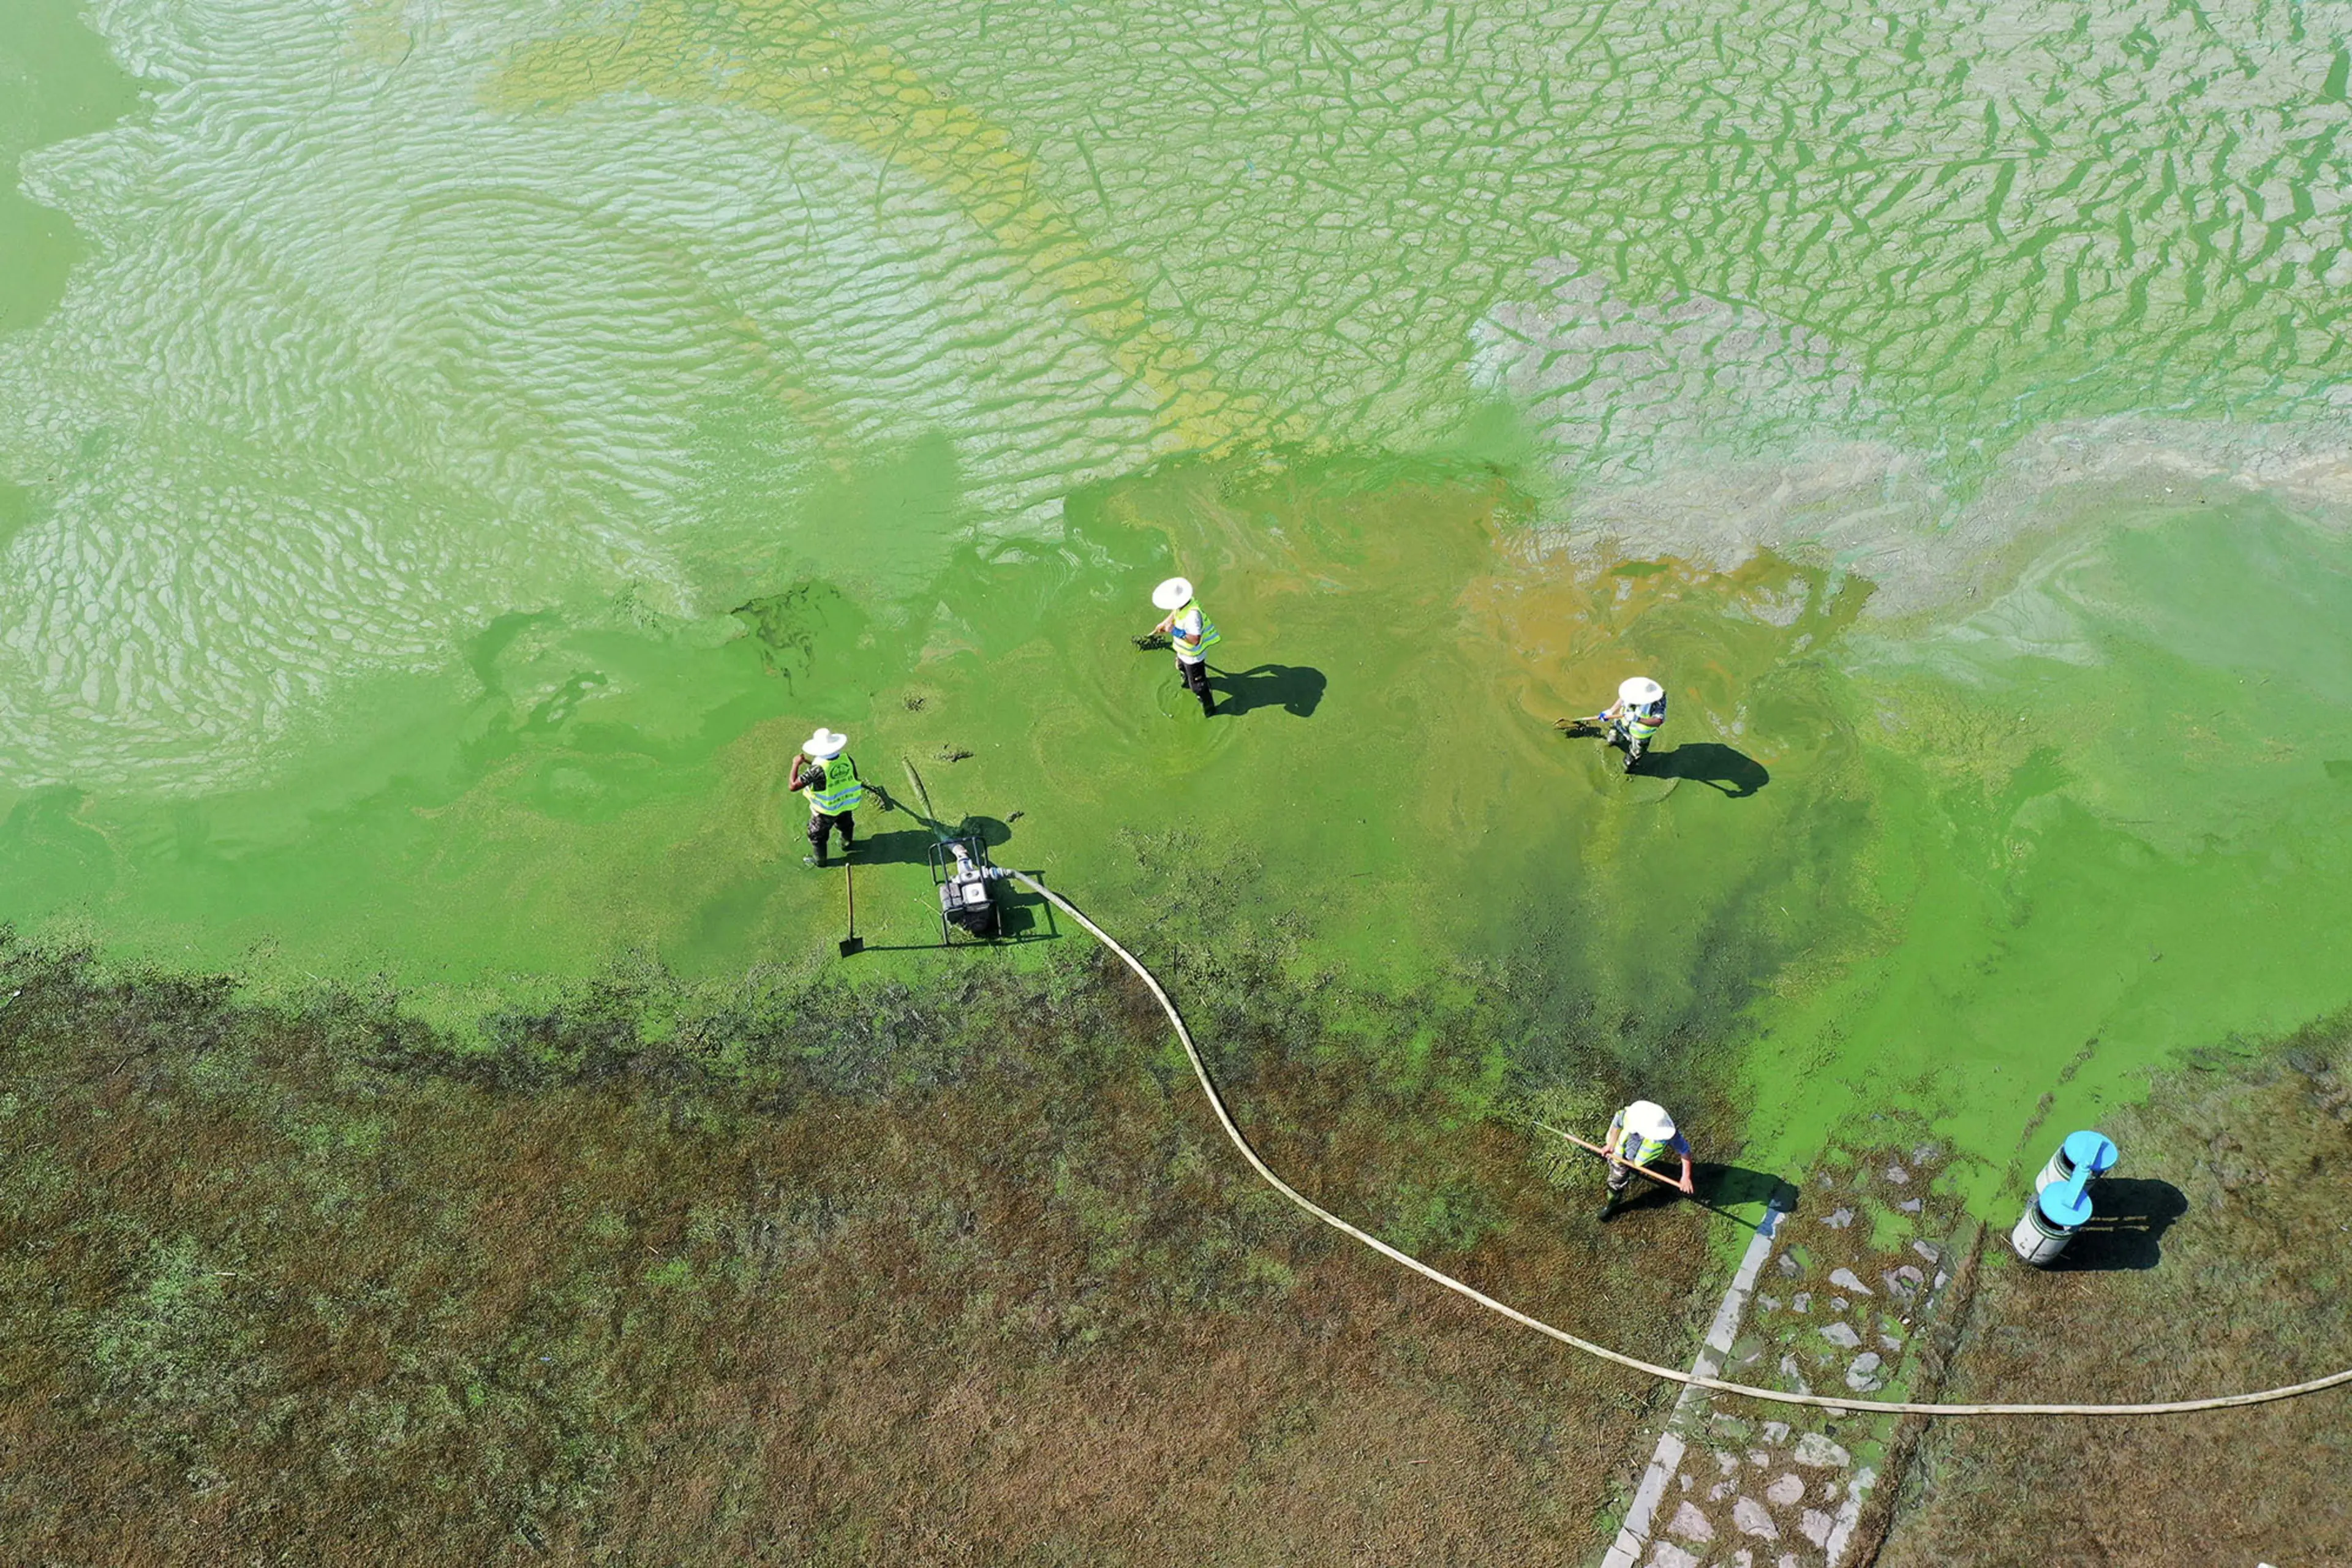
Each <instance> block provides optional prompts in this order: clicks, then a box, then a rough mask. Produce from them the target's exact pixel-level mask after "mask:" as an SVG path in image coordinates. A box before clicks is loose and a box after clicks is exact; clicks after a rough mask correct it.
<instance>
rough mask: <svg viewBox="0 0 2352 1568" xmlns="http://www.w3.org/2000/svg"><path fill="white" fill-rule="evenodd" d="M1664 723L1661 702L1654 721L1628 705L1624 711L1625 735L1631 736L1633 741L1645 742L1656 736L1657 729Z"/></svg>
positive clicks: (1663, 707)
mask: <svg viewBox="0 0 2352 1568" xmlns="http://www.w3.org/2000/svg"><path fill="white" fill-rule="evenodd" d="M1665 721H1666V710H1665V704H1664V703H1663V702H1661V703H1660V704H1658V713H1657V717H1656V718H1655V719H1651V718H1647V717H1645V716H1644V715H1643V710H1641V709H1639V708H1635V707H1633V706H1631V705H1628V706H1627V708H1626V710H1625V718H1624V724H1625V733H1627V734H1629V735H1631V736H1633V739H1635V740H1637V741H1646V740H1648V739H1649V738H1650V737H1651V736H1653V735H1654V734H1656V733H1657V732H1658V730H1659V727H1660V726H1661V725H1663V724H1664V723H1665Z"/></svg>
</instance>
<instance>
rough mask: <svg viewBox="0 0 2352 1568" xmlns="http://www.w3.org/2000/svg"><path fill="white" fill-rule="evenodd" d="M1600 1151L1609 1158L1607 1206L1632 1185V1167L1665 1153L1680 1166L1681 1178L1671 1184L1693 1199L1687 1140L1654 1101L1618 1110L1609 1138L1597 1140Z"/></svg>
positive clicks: (1637, 1103) (1610, 1128)
mask: <svg viewBox="0 0 2352 1568" xmlns="http://www.w3.org/2000/svg"><path fill="white" fill-rule="evenodd" d="M1601 1151H1602V1152H1604V1153H1606V1154H1607V1155H1608V1156H1609V1201H1610V1202H1611V1203H1615V1202H1616V1201H1617V1199H1618V1197H1619V1196H1620V1195H1621V1194H1622V1193H1623V1192H1624V1191H1625V1189H1626V1188H1627V1187H1629V1186H1631V1185H1633V1167H1634V1166H1635V1165H1646V1164H1648V1163H1650V1162H1651V1161H1653V1160H1654V1159H1656V1158H1658V1157H1659V1156H1660V1155H1662V1154H1665V1153H1669V1152H1671V1153H1674V1154H1675V1155H1678V1156H1679V1157H1680V1158H1681V1160H1682V1163H1683V1173H1682V1179H1681V1180H1680V1181H1678V1182H1676V1183H1675V1185H1676V1186H1678V1187H1680V1188H1682V1190H1683V1195H1684V1196H1685V1197H1696V1196H1697V1191H1698V1190H1697V1188H1696V1187H1695V1186H1693V1185H1692V1184H1691V1147H1690V1140H1689V1139H1687V1138H1685V1137H1684V1136H1683V1135H1682V1134H1681V1133H1680V1132H1678V1131H1675V1119H1674V1118H1673V1117H1671V1116H1669V1115H1667V1114H1666V1108H1665V1107H1664V1106H1663V1105H1660V1104H1658V1103H1656V1102H1655V1101H1654V1100H1635V1101H1634V1102H1633V1104H1631V1105H1629V1106H1627V1107H1626V1108H1625V1109H1624V1110H1621V1111H1619V1112H1618V1113H1617V1114H1616V1116H1615V1117H1613V1118H1612V1120H1611V1121H1610V1123H1609V1136H1608V1137H1607V1138H1605V1139H1603V1140H1601Z"/></svg>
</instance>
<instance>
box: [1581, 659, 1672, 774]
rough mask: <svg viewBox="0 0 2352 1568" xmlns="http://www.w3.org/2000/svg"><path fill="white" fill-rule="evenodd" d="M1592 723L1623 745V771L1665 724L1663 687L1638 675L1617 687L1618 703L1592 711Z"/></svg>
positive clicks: (1636, 759)
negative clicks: (1605, 729)
mask: <svg viewBox="0 0 2352 1568" xmlns="http://www.w3.org/2000/svg"><path fill="white" fill-rule="evenodd" d="M1592 722H1594V723H1595V724H1600V725H1602V726H1605V727H1606V728H1607V730H1608V731H1609V738H1610V739H1611V740H1612V742H1616V743H1617V744H1619V745H1622V746H1623V747H1624V748H1625V771H1626V772H1627V773H1632V772H1633V764H1634V763H1638V762H1640V761H1641V760H1642V753H1643V752H1644V751H1646V750H1648V749H1649V744H1650V737H1651V736H1653V735H1654V734H1656V733H1657V732H1658V731H1660V730H1661V729H1664V727H1665V722H1666V689H1665V688H1664V687H1663V686H1661V685H1659V684H1658V683H1657V682H1656V681H1654V680H1652V679H1650V678H1649V677H1648V676H1646V675H1637V676H1635V677H1633V679H1631V680H1628V681H1627V682H1625V684H1623V685H1622V686H1620V687H1619V688H1618V689H1617V704H1616V706H1615V707H1613V708H1610V709H1608V710H1605V711H1603V712H1600V713H1595V714H1594V715H1593V716H1592Z"/></svg>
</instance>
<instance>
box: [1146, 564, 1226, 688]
mask: <svg viewBox="0 0 2352 1568" xmlns="http://www.w3.org/2000/svg"><path fill="white" fill-rule="evenodd" d="M1151 603H1152V605H1154V606H1155V607H1157V608H1159V609H1162V610H1165V611H1167V612H1168V618H1167V619H1166V620H1164V621H1162V622H1160V624H1159V625H1158V626H1154V627H1152V628H1151V635H1152V636H1154V637H1160V636H1165V637H1167V638H1168V642H1169V645H1170V646H1171V647H1173V648H1175V650H1176V673H1177V675H1178V676H1180V677H1181V679H1183V682H1184V684H1185V686H1186V687H1187V688H1188V689H1190V690H1191V691H1192V695H1193V696H1195V697H1197V698H1199V699H1200V700H1201V711H1202V714H1203V715H1204V716H1205V715H1207V714H1211V713H1214V712H1215V711H1216V710H1217V707H1216V699H1215V698H1213V697H1212V696H1211V695H1210V694H1209V666H1208V652H1209V645H1210V644H1211V643H1213V642H1218V641H1221V640H1222V639H1221V638H1220V637H1218V636H1217V628H1216V627H1215V626H1213V625H1211V624H1210V622H1209V617H1208V616H1205V615H1203V614H1202V611H1201V606H1200V604H1199V602H1198V601H1197V600H1195V599H1194V598H1193V597H1192V582H1191V581H1190V580H1189V579H1187V578H1183V577H1171V578H1169V579H1168V581H1166V582H1165V583H1162V584H1160V586H1158V587H1157V588H1154V589H1153V590H1151Z"/></svg>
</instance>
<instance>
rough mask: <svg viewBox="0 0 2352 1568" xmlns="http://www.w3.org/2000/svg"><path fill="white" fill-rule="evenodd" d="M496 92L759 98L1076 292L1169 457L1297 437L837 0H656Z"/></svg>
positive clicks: (1071, 298) (1038, 185)
mask: <svg viewBox="0 0 2352 1568" xmlns="http://www.w3.org/2000/svg"><path fill="white" fill-rule="evenodd" d="M486 91H487V97H488V101H489V102H490V103H491V104H492V105H493V106H494V107H497V108H499V109H504V110H550V109H564V108H569V107H571V106H572V105H575V104H579V103H583V102H586V101H588V100H593V99H596V98H600V97H604V96H606V95H608V94H612V93H616V92H623V91H640V92H647V93H652V94H654V95H656V96H657V97H662V98H668V99H680V100H694V101H700V102H707V103H721V104H728V105H734V106H740V107H750V108H755V109H758V110H762V111H764V112H767V113H770V114H773V115H776V116H778V117H779V118H782V119H785V120H789V121H793V123H795V124H798V125H803V126H805V127H807V128H809V129H810V130H813V131H815V132H819V133H821V134H823V135H825V136H828V137H832V138H834V139H835V140H837V141H840V142H845V143H847V144H850V145H853V146H856V147H857V148H860V149H861V150H863V151H865V152H866V153H871V154H873V155H874V156H876V157H878V158H880V159H882V160H884V161H885V162H886V163H889V164H890V165H891V166H893V167H895V168H898V169H902V170H904V171H906V172H907V173H908V174H913V175H915V176H917V177H918V178H920V179H922V180H924V181H926V182H928V183H929V184H931V185H932V186H934V187H935V188H936V189H938V190H940V192H942V193H943V194H945V195H948V196H950V198H952V199H953V200H954V201H955V202H956V204H957V205H959V206H960V207H961V209H962V211H963V212H964V213H965V215H966V216H969V217H970V218H971V221H972V223H973V224H975V225H976V226H979V227H980V228H981V229H982V231H983V232H985V233H986V234H987V235H988V236H989V237H991V238H992V240H993V241H994V242H995V243H996V245H997V246H998V247H1000V248H1001V249H1002V250H1003V252H1004V253H1005V254H1006V255H1008V256H1011V257H1013V258H1018V259H1019V260H1021V262H1022V263H1023V264H1024V267H1025V268H1026V269H1027V271H1028V273H1029V274H1030V276H1031V277H1032V278H1033V279H1035V281H1036V282H1037V283H1038V284H1039V285H1040V286H1041V287H1043V288H1045V289H1050V290H1051V291H1052V292H1053V293H1054V294H1055V295H1056V296H1057V297H1058V298H1059V299H1060V300H1063V301H1064V303H1065V304H1066V307H1067V308H1068V310H1069V311H1070V314H1071V316H1072V318H1073V320H1074V321H1076V323H1077V324H1078V325H1079V326H1080V328H1081V329H1082V330H1083V331H1086V332H1087V334H1088V335H1089V336H1091V337H1093V338H1094V339H1095V340H1096V341H1097V342H1100V343H1101V344H1102V345H1103V347H1104V349H1105V350H1106V352H1107V353H1108V356H1109V358H1110V360H1111V363H1113V364H1115V365H1117V366H1118V369H1119V371H1120V373H1121V374H1124V375H1126V376H1127V377H1128V378H1129V380H1130V381H1131V382H1132V383H1133V384H1136V385H1137V386H1139V387H1140V388H1141V389H1142V390H1143V391H1144V392H1145V393H1146V394H1147V395H1149V396H1150V399H1151V401H1152V404H1153V437H1154V439H1153V447H1154V448H1155V449H1156V450H1158V451H1160V452H1161V453H1166V452H1169V451H1180V450H1191V451H1200V452H1204V453H1210V454H1216V453H1223V452H1227V451H1231V450H1233V449H1234V448H1235V447H1241V446H1245V445H1249V444H1253V443H1257V442H1263V441H1266V440H1270V439H1276V438H1279V437H1280V436H1281V434H1282V432H1280V431H1278V430H1277V429H1276V426H1275V421H1274V420H1273V419H1272V417H1271V416H1269V415H1268V413H1267V412H1266V410H1265V407H1264V405H1263V403H1262V401H1261V400H1260V399H1257V398H1255V397H1250V396H1241V395H1230V394H1228V393H1226V392H1224V391H1223V390H1221V389H1220V388H1218V387H1217V385H1216V384H1215V382H1214V379H1213V376H1212V375H1211V374H1210V373H1209V371H1208V368H1207V367H1206V366H1205V365H1203V364H1202V363H1201V361H1200V359H1199V358H1198V357H1197V356H1196V355H1195V354H1194V353H1192V350H1191V349H1190V348H1189V347H1188V346H1186V344H1185V343H1184V342H1182V341H1181V339H1180V338H1179V337H1178V336H1177V335H1176V334H1175V333H1174V332H1172V331H1170V330H1169V329H1168V327H1167V326H1166V325H1165V324H1164V323H1162V322H1161V321H1159V320H1157V319H1156V318H1155V317H1154V315H1153V313H1152V311H1151V310H1150V306H1149V305H1148V304H1147V303H1146V302H1145V300H1144V298H1143V291H1142V289H1140V288H1139V286H1138V285H1137V283H1136V280H1135V279H1134V277H1133V276H1132V275H1131V274H1130V273H1129V270H1128V268H1127V267H1126V266H1125V265H1124V264H1123V263H1122V262H1120V261H1119V260H1118V258H1115V257H1112V256H1108V255H1106V254H1104V253H1103V252H1102V251H1100V250H1098V249H1097V248H1095V247H1093V246H1092V245H1091V244H1090V243H1089V242H1088V241H1087V237H1086V236H1085V234H1084V233H1083V232H1082V231H1081V230H1080V228H1079V227H1078V226H1077V224H1076V222H1075V221H1074V220H1073V219H1072V218H1071V216H1070V215H1069V214H1068V213H1067V212H1066V211H1065V210H1064V208H1063V207H1062V205H1061V204H1060V202H1059V201H1058V200H1056V199H1055V197H1054V195H1052V194H1051V193H1050V192H1049V191H1048V190H1047V188H1046V185H1045V179H1044V170H1043V166H1042V165H1041V164H1040V163H1038V161H1037V160H1036V159H1035V158H1034V157H1033V156H1031V155H1030V154H1029V153H1025V152H1024V151H1022V150H1021V149H1020V148H1019V147H1018V146H1017V145H1015V144H1014V142H1013V137H1012V136H1011V135H1010V134H1009V133H1008V132H1006V131H1004V130H1003V128H1002V127H1000V126H996V125H993V124H991V123H990V122H989V121H987V120H986V119H984V118H983V117H982V115H980V114H979V113H977V112H976V111H974V110H971V109H970V108H968V107H966V106H965V105H963V104H961V103H957V102H955V101H953V100H950V98H949V97H948V95H947V94H946V93H945V92H944V91H942V90H940V89H934V88H932V87H931V86H930V85H929V83H927V82H926V81H924V80H923V79H922V77H921V76H920V75H919V73H918V72H916V71H915V70H914V68H912V67H910V66H908V64H907V63H906V62H905V61H904V60H903V59H902V58H899V56H898V54H897V52H896V51H894V50H892V49H891V48H889V47H887V45H883V44H879V43H876V42H873V41H870V40H868V39H866V38H864V37H860V36H859V35H858V32H857V30H856V26H855V25H854V24H852V23H850V22H849V21H847V20H846V19H845V18H844V17H843V16H840V15H839V14H838V13H836V12H835V11H834V10H833V9H832V8H831V7H829V6H825V5H816V4H811V3H810V0H741V3H740V4H737V5H732V6H725V7H714V6H709V5H689V4H687V3H686V0H648V3H647V4H646V5H644V6H643V7H642V8H641V9H640V10H638V11H637V12H636V13H635V14H634V15H633V16H631V17H630V18H629V20H628V21H627V23H626V24H625V25H624V26H621V27H618V28H616V29H614V30H612V31H608V32H602V33H586V34H575V35H572V36H569V37H559V38H550V39H545V40H542V41H540V42H538V43H534V44H531V45H528V46H526V47H523V48H521V49H520V50H519V51H517V52H516V54H515V55H514V56H513V57H512V58H510V59H509V62H508V64H507V67H506V68H505V69H504V70H503V71H502V72H500V73H499V76H498V77H497V78H495V79H493V81H492V82H491V83H490V85H489V86H488V89H486Z"/></svg>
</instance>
